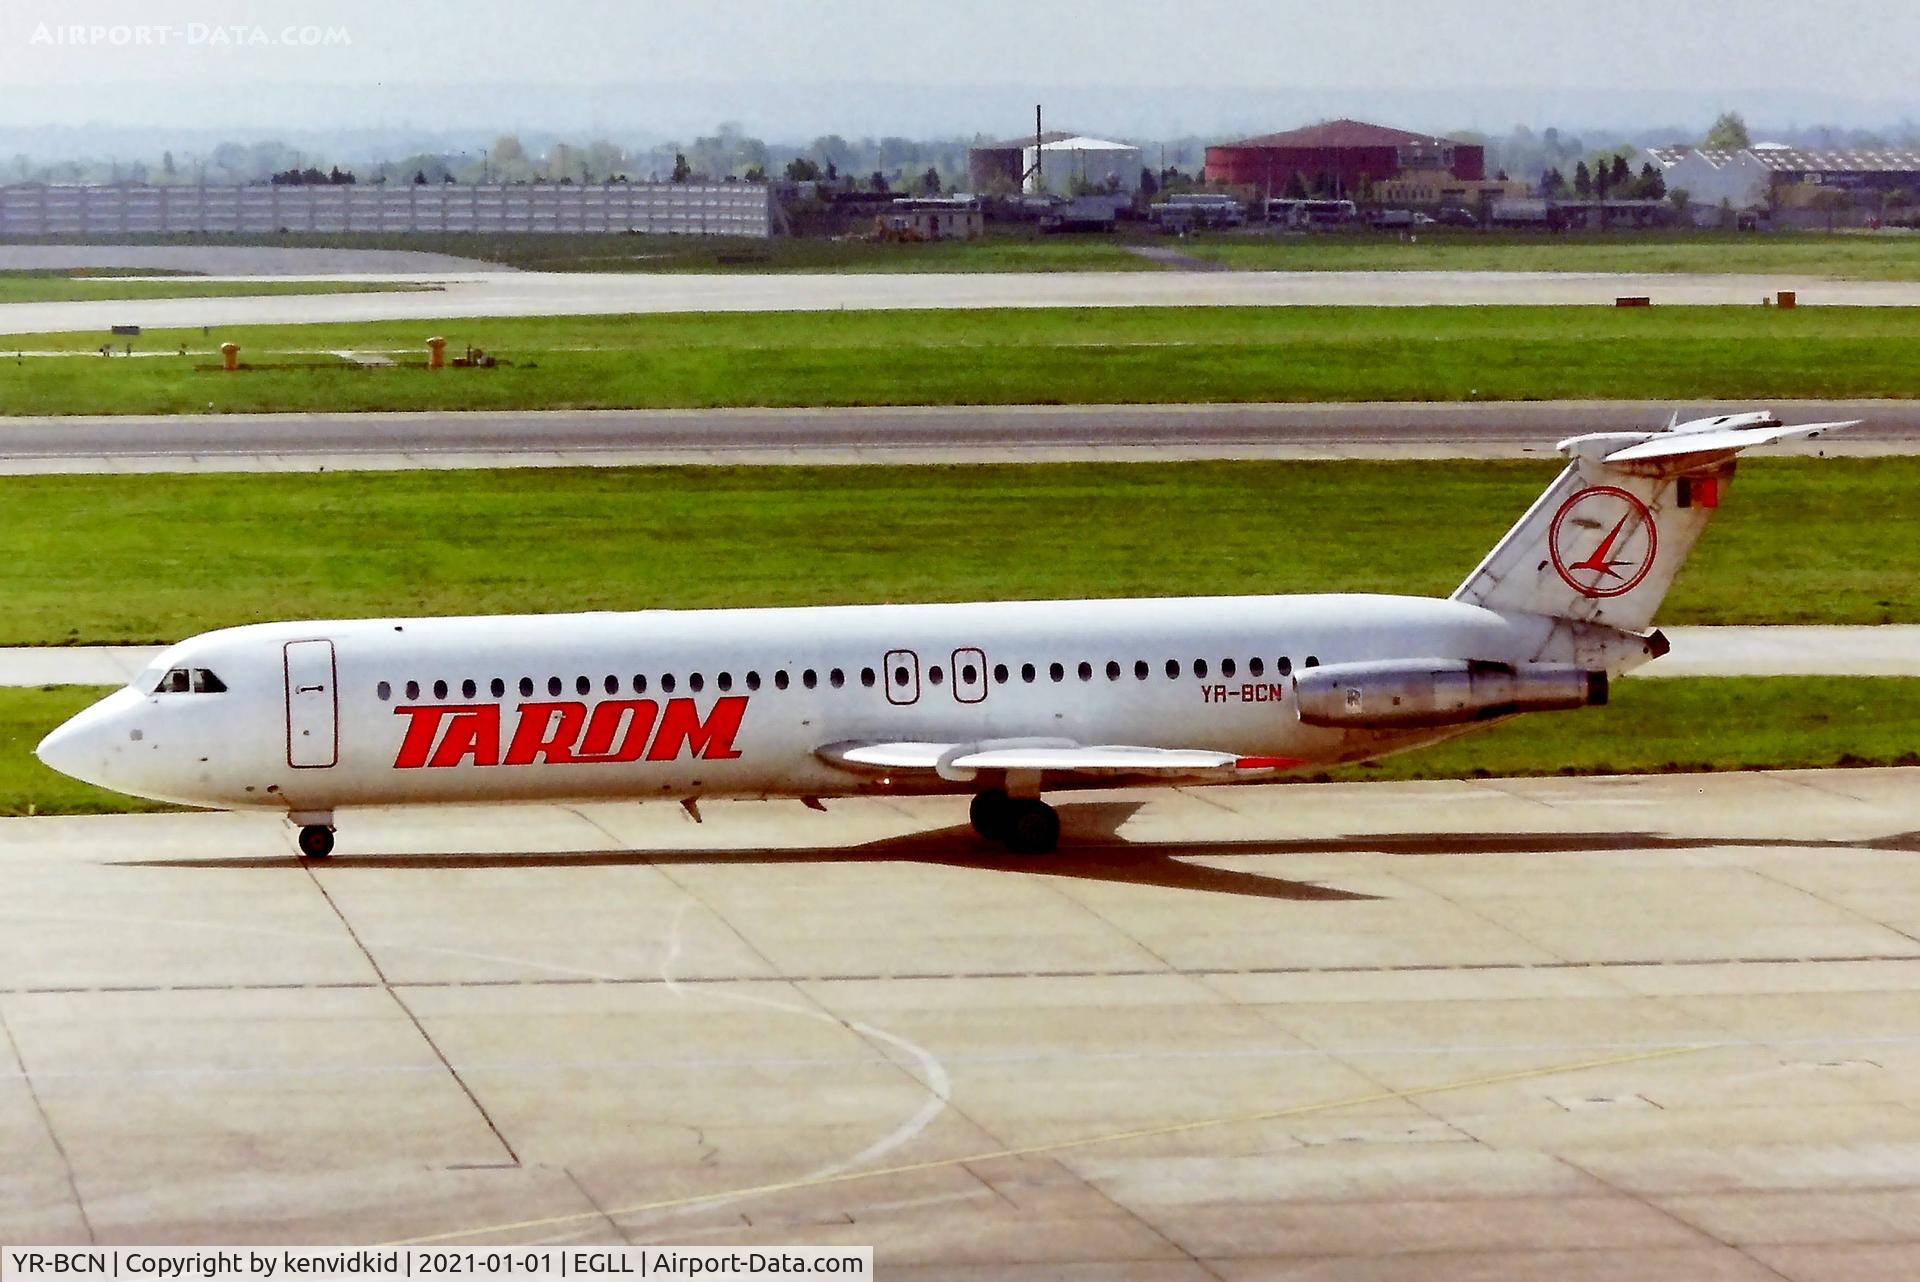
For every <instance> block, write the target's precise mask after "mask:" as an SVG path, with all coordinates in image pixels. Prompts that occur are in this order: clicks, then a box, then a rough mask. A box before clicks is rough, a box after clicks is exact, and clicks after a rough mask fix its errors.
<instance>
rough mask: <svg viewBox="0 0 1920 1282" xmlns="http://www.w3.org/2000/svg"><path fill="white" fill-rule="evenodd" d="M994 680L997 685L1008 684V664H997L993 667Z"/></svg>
mask: <svg viewBox="0 0 1920 1282" xmlns="http://www.w3.org/2000/svg"><path fill="white" fill-rule="evenodd" d="M993 680H994V683H995V684H996V685H1005V684H1007V665H1006V664H1004V663H996V664H994V665H993Z"/></svg>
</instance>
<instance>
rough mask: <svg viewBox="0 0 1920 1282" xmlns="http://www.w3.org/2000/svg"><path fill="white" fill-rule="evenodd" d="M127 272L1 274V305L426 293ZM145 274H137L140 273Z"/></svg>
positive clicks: (384, 286)
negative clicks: (138, 277) (150, 277)
mask: <svg viewBox="0 0 1920 1282" xmlns="http://www.w3.org/2000/svg"><path fill="white" fill-rule="evenodd" d="M133 274H134V273H133V272H131V271H124V270H122V271H113V272H102V271H100V270H99V269H95V268H86V269H80V270H76V271H4V270H0V303H66V302H93V301H97V300H101V299H127V300H134V299H141V298H236V297H241V296H249V295H260V294H372V293H383V292H386V291H388V290H396V289H425V288H430V287H429V286H424V285H414V284H409V283H407V282H405V281H391V282H389V281H342V280H272V281H221V280H199V279H197V278H195V277H193V276H188V275H183V274H181V273H178V272H153V273H151V274H152V275H155V276H165V277H167V279H165V280H128V279H125V278H126V277H128V276H130V275H133ZM148 274H149V273H147V272H145V271H141V272H140V273H139V275H142V276H145V275H148Z"/></svg>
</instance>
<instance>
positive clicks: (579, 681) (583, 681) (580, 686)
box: [573, 676, 593, 694]
mask: <svg viewBox="0 0 1920 1282" xmlns="http://www.w3.org/2000/svg"><path fill="white" fill-rule="evenodd" d="M592 689H593V682H592V681H590V680H588V679H587V678H586V677H584V676H578V677H575V678H574V679H573V690H574V693H575V694H586V693H587V692H589V691H590V690H592Z"/></svg>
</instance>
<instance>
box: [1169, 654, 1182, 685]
mask: <svg viewBox="0 0 1920 1282" xmlns="http://www.w3.org/2000/svg"><path fill="white" fill-rule="evenodd" d="M1167 676H1168V678H1169V679H1170V680H1175V681H1177V680H1179V679H1180V660H1178V659H1168V660H1167Z"/></svg>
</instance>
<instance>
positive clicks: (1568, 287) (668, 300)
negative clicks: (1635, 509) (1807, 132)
mask: <svg viewBox="0 0 1920 1282" xmlns="http://www.w3.org/2000/svg"><path fill="white" fill-rule="evenodd" d="M197 279H200V280H207V281H227V280H242V281H245V280H251V279H262V280H277V279H284V276H280V275H273V274H263V275H260V276H258V277H253V276H244V275H243V276H204V277H199V278H197ZM307 279H312V280H380V281H392V280H395V279H404V280H408V281H417V282H419V283H421V284H422V285H431V286H433V287H434V288H433V289H431V290H421V291H418V292H416V291H398V292H392V293H367V294H315V295H278V296H259V295H255V296H238V297H231V298H154V299H142V300H137V301H126V302H94V301H86V302H80V301H68V302H43V303H9V304H7V305H6V306H4V307H0V334H39V333H53V332H61V331H67V330H92V329H102V330H104V329H106V328H107V327H108V326H111V325H129V324H132V325H141V326H144V327H146V328H148V329H177V328H195V327H200V326H209V325H219V326H229V325H293V324H304V323H308V322H328V321H342V322H345V321H376V320H430V319H436V318H442V317H473V316H584V315H608V314H622V313H628V312H766V311H835V310H840V309H852V310H876V309H878V310H893V309H925V308H950V307H962V308H980V307H1227V306H1251V307H1304V306H1313V307H1349V306H1352V307H1425V306H1461V307H1467V306H1491V305H1499V306H1506V305H1527V304H1540V305H1581V306H1605V305H1610V304H1611V303H1612V302H1613V300H1614V299H1615V298H1617V297H1620V296H1622V295H1635V296H1642V297H1646V298H1650V299H1652V300H1653V302H1654V304H1655V305H1656V306H1675V305H1682V306H1698V305H1752V306H1758V305H1759V304H1760V303H1761V302H1762V300H1765V299H1770V298H1772V297H1773V296H1774V295H1775V294H1776V293H1778V292H1779V291H1780V290H1783V289H1784V290H1792V291H1794V292H1795V293H1797V294H1798V296H1799V302H1800V304H1801V305H1802V306H1829V305H1830V306H1847V307H1911V306H1914V305H1916V304H1920V282H1916V281H1859V280H1832V279H1828V278H1824V277H1818V276H1805V275H1797V274H1791V273H1783V274H1781V275H1764V276H1761V275H1685V274H1659V273H1652V274H1625V273H1610V272H1234V271H1222V272H1158V271H1131V272H952V273H936V272H873V273H861V272H838V273H765V274H761V273H740V274H724V275H694V274H679V273H672V274H666V273H663V274H658V275H652V274H646V273H623V272H501V271H452V272H433V271H418V270H408V271H404V272H396V271H393V270H383V271H376V272H354V273H332V274H328V275H324V276H307Z"/></svg>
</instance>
